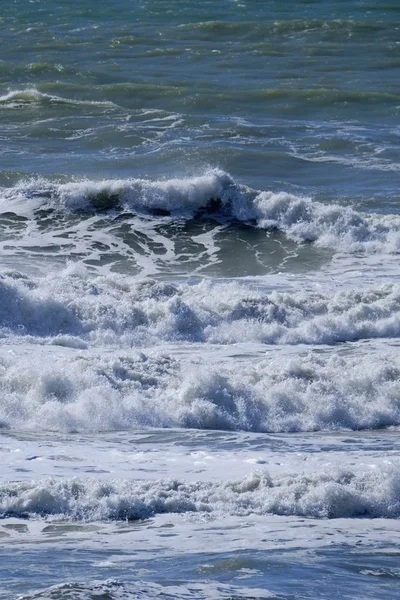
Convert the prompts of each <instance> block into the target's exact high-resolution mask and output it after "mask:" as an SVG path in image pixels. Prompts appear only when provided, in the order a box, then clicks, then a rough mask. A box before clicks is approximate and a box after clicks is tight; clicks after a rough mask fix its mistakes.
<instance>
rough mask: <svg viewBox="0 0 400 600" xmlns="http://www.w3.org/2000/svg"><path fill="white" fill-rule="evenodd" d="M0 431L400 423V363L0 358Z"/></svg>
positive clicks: (77, 354)
mask: <svg viewBox="0 0 400 600" xmlns="http://www.w3.org/2000/svg"><path fill="white" fill-rule="evenodd" d="M0 375H1V380H0V427H3V428H13V429H25V430H26V429H29V430H33V431H46V430H48V431H49V430H50V431H68V432H77V431H80V432H101V431H116V430H133V429H137V428H142V427H159V428H171V427H172V428H183V429H187V428H190V429H193V428H196V429H208V430H213V429H219V430H233V431H253V432H298V431H321V430H324V431H332V430H333V431H335V430H336V431H337V430H340V429H347V430H361V429H380V428H382V427H389V426H399V425H400V384H399V381H400V362H399V359H398V358H397V357H396V356H392V357H390V356H386V355H383V356H380V355H372V356H369V355H368V354H366V355H364V356H363V357H359V356H355V357H354V356H353V357H348V356H344V357H341V356H338V355H336V354H333V355H331V356H329V355H328V356H321V355H319V354H318V353H314V352H310V353H309V354H308V355H306V356H304V357H297V358H293V357H292V358H290V357H288V356H287V355H285V354H283V355H278V356H276V357H272V358H271V357H266V358H259V359H255V358H254V357H251V356H250V357H249V358H248V359H244V358H241V359H240V360H235V359H234V358H231V359H230V360H229V361H225V362H224V361H217V362H215V363H214V360H213V359H212V356H211V357H208V358H207V357H205V358H204V359H200V358H196V357H194V358H193V359H191V358H190V357H187V358H185V359H182V358H180V359H178V358H175V357H174V356H173V355H168V354H167V353H166V352H160V351H159V352H155V353H152V354H150V353H144V352H136V351H131V352H129V353H121V352H117V351H116V350H114V351H113V352H112V353H111V354H109V353H104V354H100V355H98V354H95V353H94V354H93V353H88V352H87V351H82V352H81V351H79V350H77V351H76V350H71V349H70V348H63V349H62V350H61V349H60V350H59V351H58V352H57V354H55V353H54V349H52V350H51V351H49V352H44V351H43V350H42V349H40V351H39V350H38V351H37V352H32V351H30V352H28V353H27V354H24V353H22V352H21V353H20V354H17V353H16V352H12V353H11V354H9V353H7V352H6V353H4V354H3V355H2V356H1V357H0Z"/></svg>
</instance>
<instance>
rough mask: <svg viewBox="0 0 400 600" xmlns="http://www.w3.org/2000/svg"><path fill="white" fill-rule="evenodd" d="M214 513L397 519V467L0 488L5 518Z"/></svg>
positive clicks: (399, 497) (86, 518) (57, 482)
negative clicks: (226, 478) (203, 479)
mask: <svg viewBox="0 0 400 600" xmlns="http://www.w3.org/2000/svg"><path fill="white" fill-rule="evenodd" d="M191 512H204V513H209V514H211V515H215V516H221V515H236V516H243V517H246V516H248V515H253V514H256V515H265V514H271V513H272V514H277V515H296V516H304V517H316V518H340V517H369V518H371V517H372V518H375V517H383V518H398V517H399V516H400V467H399V465H397V464H396V465H394V464H392V465H387V466H385V467H384V468H380V469H372V468H371V469H367V470H366V469H362V468H361V469H360V468H358V469H353V470H352V469H338V470H336V471H334V472H331V473H293V474H280V475H274V476H273V477H272V476H271V475H270V474H269V473H268V472H261V473H257V472H256V473H253V474H251V475H249V476H247V477H246V478H244V479H242V480H238V481H225V482H200V481H197V482H189V481H183V480H178V479H169V480H148V481H140V480H111V481H99V480H95V479H89V478H86V479H83V478H73V479H62V480H59V479H55V478H46V479H42V480H39V481H35V482H18V483H12V482H11V483H5V484H2V485H1V486H0V514H3V515H4V516H30V517H49V516H50V517H51V516H56V517H62V518H64V519H71V520H78V521H104V520H110V519H112V520H127V519H128V520H136V519H146V518H150V517H152V516H154V515H156V514H160V513H191Z"/></svg>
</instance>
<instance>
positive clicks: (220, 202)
mask: <svg viewBox="0 0 400 600" xmlns="http://www.w3.org/2000/svg"><path fill="white" fill-rule="evenodd" d="M1 196H2V198H3V201H2V204H3V207H4V208H3V210H4V211H11V210H13V206H14V209H15V210H16V211H17V212H18V211H20V210H24V208H22V207H25V210H27V211H28V212H29V206H30V205H31V206H33V207H34V208H37V207H40V208H46V207H47V208H51V209H52V210H57V211H62V212H74V213H91V214H93V213H96V212H100V213H101V212H104V211H117V212H127V211H133V212H136V213H140V214H143V213H144V214H147V215H150V216H154V217H165V216H170V217H171V216H172V217H178V218H193V217H199V216H200V217H204V215H207V216H212V217H213V218H217V219H221V218H222V219H231V220H234V221H238V222H241V223H246V224H249V225H251V226H254V227H257V228H261V229H264V230H279V231H282V232H283V233H284V234H285V235H286V236H287V237H289V238H290V239H292V240H294V241H296V242H299V243H303V242H313V243H314V244H316V245H317V246H321V247H327V248H332V249H334V250H336V251H341V252H352V253H354V252H366V253H397V252H398V251H399V249H400V217H399V216H397V215H391V214H387V215H379V214H366V213H361V212H358V211H356V210H355V209H353V208H351V207H350V206H341V205H339V204H324V203H321V202H317V201H314V200H313V199H312V198H308V197H302V196H296V195H293V194H289V193H286V192H284V191H282V192H273V191H257V190H254V189H251V188H249V187H246V186H244V185H240V184H238V183H236V182H235V181H234V180H233V178H232V177H231V176H230V175H229V174H228V173H225V172H224V171H221V170H219V169H213V170H211V171H209V172H207V173H206V174H204V175H201V176H198V177H191V178H176V179H169V180H158V181H150V180H145V179H123V180H108V181H107V180H106V181H97V182H96V181H79V182H70V183H59V184H57V183H52V182H50V181H46V180H31V181H25V182H22V183H20V184H18V185H16V186H15V187H13V188H3V189H2V192H1Z"/></svg>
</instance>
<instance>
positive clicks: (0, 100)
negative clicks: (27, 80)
mask: <svg viewBox="0 0 400 600" xmlns="http://www.w3.org/2000/svg"><path fill="white" fill-rule="evenodd" d="M41 102H49V103H57V104H72V105H92V106H114V104H113V103H112V102H103V101H93V100H75V99H72V98H63V97H61V96H57V95H56V94H47V93H45V92H41V91H40V90H38V89H37V88H36V87H27V88H23V89H18V90H10V91H8V92H7V93H5V94H3V95H0V105H6V106H7V107H8V108H19V107H21V106H23V105H26V104H39V103H41Z"/></svg>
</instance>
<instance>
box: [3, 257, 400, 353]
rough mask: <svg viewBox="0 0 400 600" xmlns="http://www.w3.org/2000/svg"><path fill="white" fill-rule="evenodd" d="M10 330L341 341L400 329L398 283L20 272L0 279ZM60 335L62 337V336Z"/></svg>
mask: <svg viewBox="0 0 400 600" xmlns="http://www.w3.org/2000/svg"><path fill="white" fill-rule="evenodd" d="M0 294H1V306H0V331H1V332H2V335H3V337H6V338H10V339H11V338H12V337H13V336H21V335H22V336H24V335H25V336H26V335H33V336H36V337H37V339H38V340H39V341H40V342H41V343H42V342H46V343H48V342H51V343H57V341H54V338H56V337H57V336H68V335H69V336H73V337H75V338H80V340H81V342H76V343H82V344H84V345H86V344H89V345H91V346H98V347H100V346H101V347H103V346H112V345H115V346H118V347H125V348H131V347H132V346H142V347H145V346H152V345H155V344H158V343H160V342H176V343H178V342H198V343H204V344H210V343H211V344H233V343H238V342H244V341H246V342H254V343H263V344H289V345H297V344H335V343H339V342H349V341H354V340H361V339H373V338H396V337H400V286H399V285H398V284H389V285H382V286H376V287H370V288H366V289H364V290H362V289H360V290H359V291H354V290H346V289H345V290H342V291H339V292H336V293H335V292H333V291H331V290H330V289H329V288H328V289H327V290H326V291H323V292H321V291H312V289H311V290H310V291H297V292H296V291H291V292H277V291H276V292H274V291H266V292H263V291H262V290H260V291H258V290H256V289H249V288H248V287H245V286H244V285H241V284H238V283H225V282H219V283H212V282H210V281H208V280H203V281H201V282H200V283H198V284H196V285H187V284H182V285H173V284H167V283H162V282H156V281H154V280H152V279H142V280H140V279H133V278H130V277H127V276H118V275H114V276H97V277H96V276H93V275H90V273H89V272H88V271H86V270H85V269H84V268H83V267H79V266H76V267H71V268H67V269H66V270H64V271H63V272H61V273H57V274H52V275H49V276H48V277H45V278H42V279H36V280H35V279H30V278H28V277H27V276H25V275H22V274H20V273H18V272H16V271H13V272H9V271H8V272H4V274H3V276H2V278H1V279H0ZM58 339H60V338H58Z"/></svg>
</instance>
